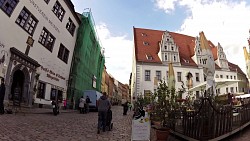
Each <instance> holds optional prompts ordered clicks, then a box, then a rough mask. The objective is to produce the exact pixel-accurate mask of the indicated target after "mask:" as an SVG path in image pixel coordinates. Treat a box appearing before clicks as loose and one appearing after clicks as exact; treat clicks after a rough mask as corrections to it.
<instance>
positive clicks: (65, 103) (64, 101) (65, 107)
mask: <svg viewBox="0 0 250 141" xmlns="http://www.w3.org/2000/svg"><path fill="white" fill-rule="evenodd" d="M63 107H64V110H66V109H67V100H66V99H64V100H63Z"/></svg>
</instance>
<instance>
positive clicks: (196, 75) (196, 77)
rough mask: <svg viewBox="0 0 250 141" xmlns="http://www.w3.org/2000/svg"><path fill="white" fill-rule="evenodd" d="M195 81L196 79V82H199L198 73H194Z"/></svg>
mask: <svg viewBox="0 0 250 141" xmlns="http://www.w3.org/2000/svg"><path fill="white" fill-rule="evenodd" d="M195 79H196V82H199V81H200V76H199V73H195Z"/></svg>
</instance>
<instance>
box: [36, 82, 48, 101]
mask: <svg viewBox="0 0 250 141" xmlns="http://www.w3.org/2000/svg"><path fill="white" fill-rule="evenodd" d="M45 88H46V85H45V83H43V82H39V83H38V88H37V95H36V97H37V98H42V99H44V98H45Z"/></svg>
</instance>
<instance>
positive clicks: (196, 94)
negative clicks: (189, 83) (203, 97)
mask: <svg viewBox="0 0 250 141" xmlns="http://www.w3.org/2000/svg"><path fill="white" fill-rule="evenodd" d="M195 96H196V99H198V98H199V97H200V92H199V91H195Z"/></svg>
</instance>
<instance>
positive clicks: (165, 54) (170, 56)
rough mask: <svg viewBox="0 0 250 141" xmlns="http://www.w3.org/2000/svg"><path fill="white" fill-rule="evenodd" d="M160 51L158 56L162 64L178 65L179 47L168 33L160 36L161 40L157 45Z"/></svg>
mask: <svg viewBox="0 0 250 141" xmlns="http://www.w3.org/2000/svg"><path fill="white" fill-rule="evenodd" d="M159 46H160V51H159V53H158V56H159V57H160V59H161V61H162V63H164V64H168V63H169V62H172V63H173V64H177V65H181V64H180V56H179V47H178V46H177V45H176V43H175V42H174V39H173V38H172V37H171V35H170V33H169V32H168V31H166V32H164V33H163V34H162V40H161V41H160V43H159Z"/></svg>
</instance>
